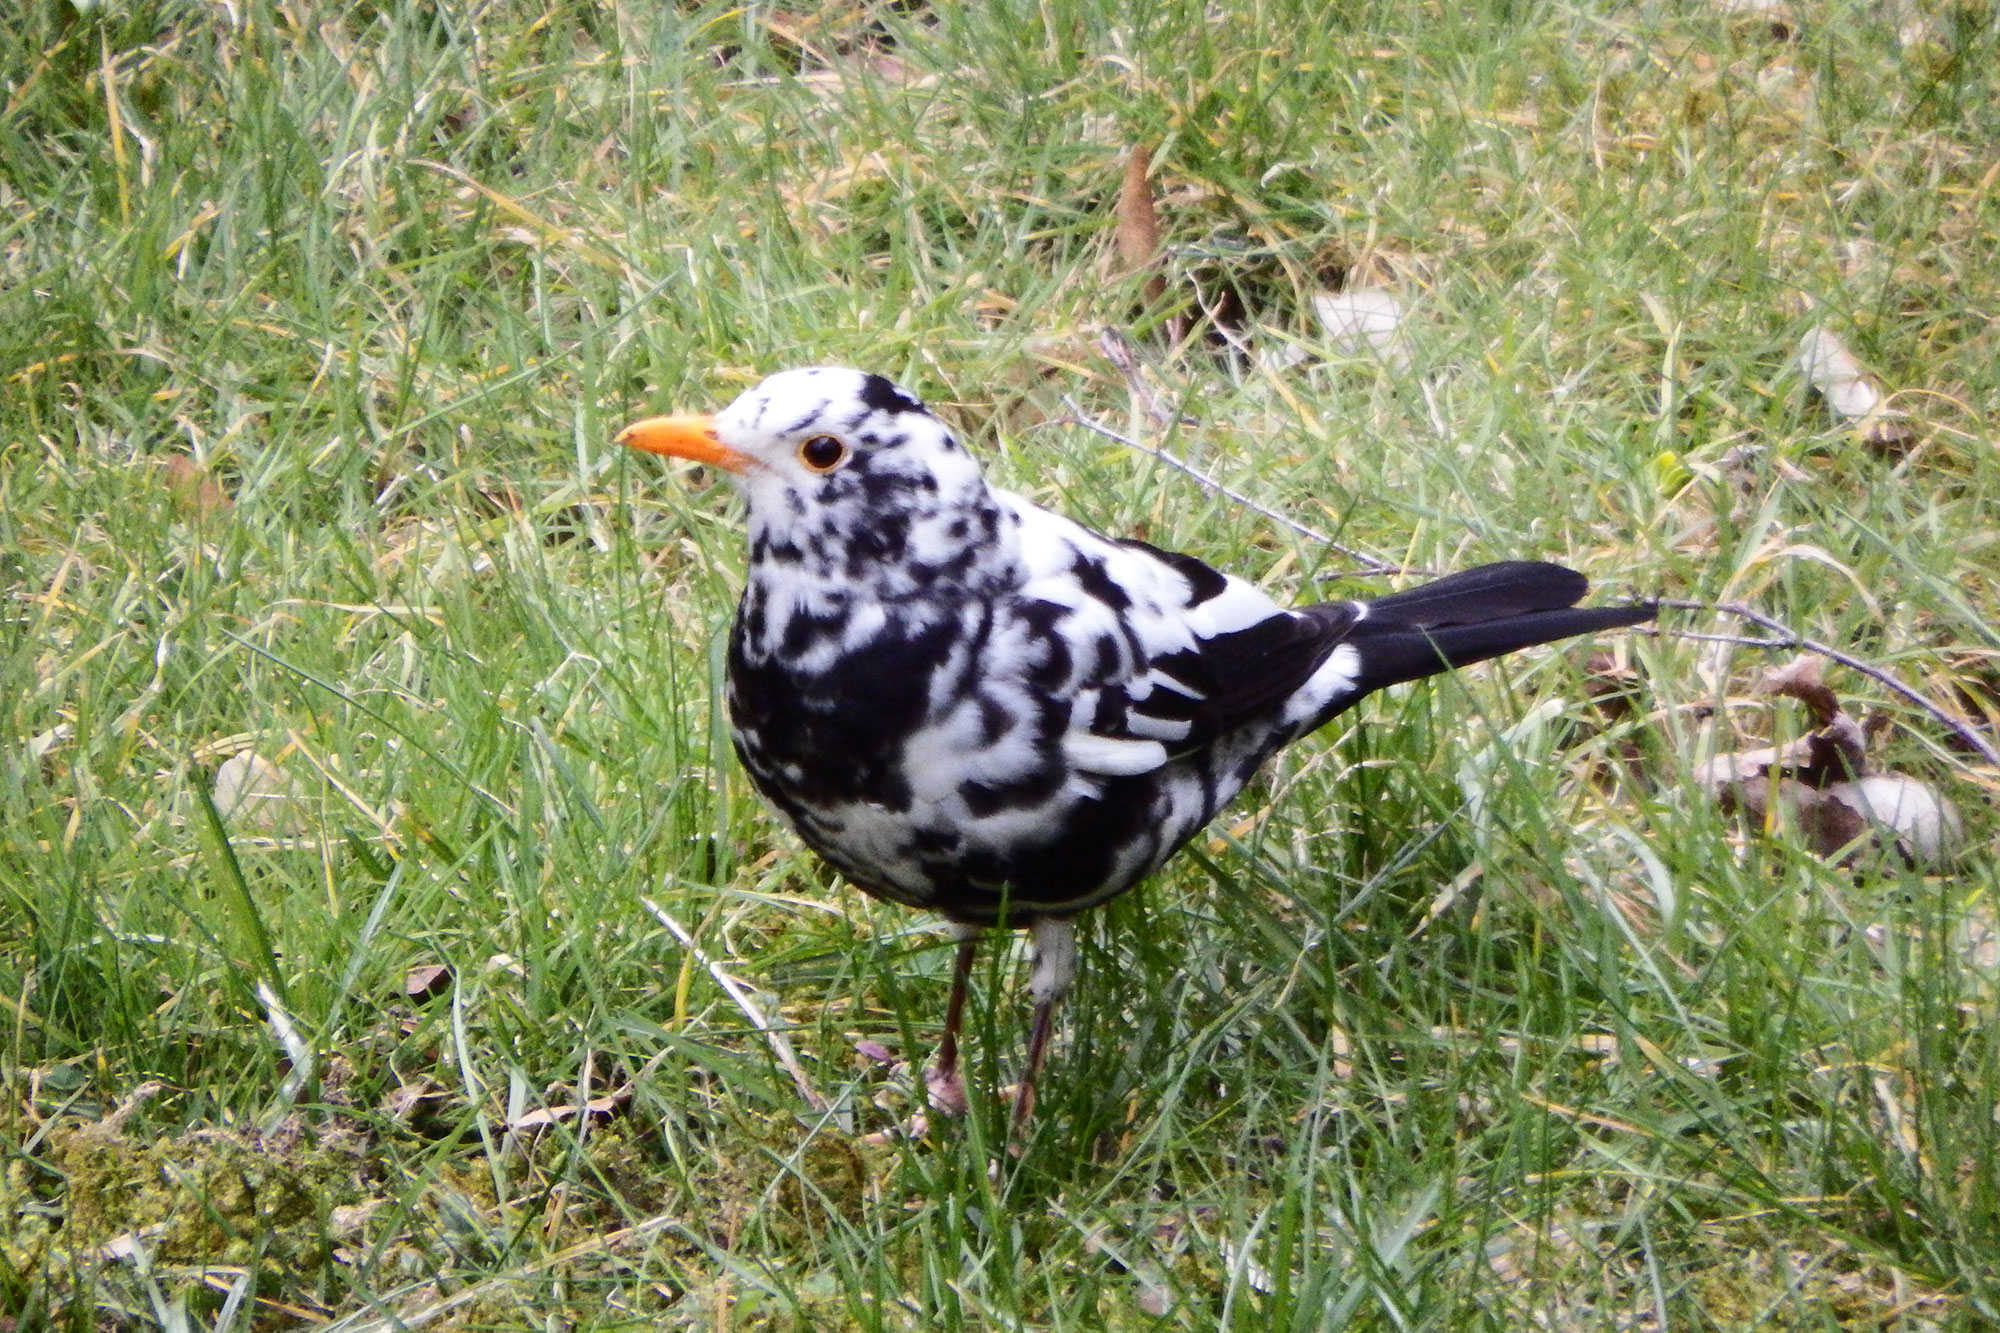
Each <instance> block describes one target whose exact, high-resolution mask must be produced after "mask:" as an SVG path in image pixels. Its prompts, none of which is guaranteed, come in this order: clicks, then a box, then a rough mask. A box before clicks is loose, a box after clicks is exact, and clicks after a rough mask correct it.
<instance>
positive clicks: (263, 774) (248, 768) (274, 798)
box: [213, 750, 300, 832]
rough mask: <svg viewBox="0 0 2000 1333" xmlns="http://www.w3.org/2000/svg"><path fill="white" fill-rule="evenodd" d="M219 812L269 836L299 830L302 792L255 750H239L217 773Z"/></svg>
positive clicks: (215, 789) (217, 806) (216, 795)
mask: <svg viewBox="0 0 2000 1333" xmlns="http://www.w3.org/2000/svg"><path fill="white" fill-rule="evenodd" d="M213 794H214V797H215V808H216V809H217V810H219V811H221V812H222V815H223V817H224V818H226V819H238V820H241V821H242V822H244V823H245V824H248V825H250V826H252V827H254V828H259V829H263V830H265V831H267V832H278V831H281V830H291V829H296V828H297V827H298V825H299V822H300V818H299V816H300V811H299V808H298V792H297V789H296V787H295V786H294V785H293V783H292V780H291V778H290V777H289V776H288V775H287V774H286V773H285V771H284V770H283V769H281V768H279V767H278V766H277V765H276V764H273V763H272V762H271V761H270V760H268V759H266V758H264V757H263V756H262V755H260V754H258V753H257V752H256V751H255V750H239V751H238V752H237V753H235V754H233V755H231V756H229V758H227V759H225V760H223V761H222V764H221V766H220V767H218V768H217V769H216V770H215V785H214V788H213Z"/></svg>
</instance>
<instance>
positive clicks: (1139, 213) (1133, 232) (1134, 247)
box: [1117, 144, 1160, 273]
mask: <svg viewBox="0 0 2000 1333" xmlns="http://www.w3.org/2000/svg"><path fill="white" fill-rule="evenodd" d="M1152 165H1153V152H1152V150H1151V149H1150V148H1148V147H1146V145H1144V144H1134V145H1133V146H1132V152H1131V154H1130V155H1129V156H1127V157H1126V159H1125V180H1124V183H1123V184H1121V185H1120V186H1119V187H1118V232H1117V236H1118V262H1119V265H1120V267H1121V268H1122V269H1123V271H1124V272H1127V273H1137V272H1138V271H1139V270H1140V269H1142V268H1144V267H1146V265H1148V264H1150V263H1152V262H1153V256H1155V255H1156V254H1158V253H1159V251H1160V215H1159V212H1158V210H1157V209H1156V208H1155V207H1154V206H1153V186H1152V182H1150V181H1149V180H1147V179H1146V173H1147V172H1148V171H1150V170H1151V169H1152Z"/></svg>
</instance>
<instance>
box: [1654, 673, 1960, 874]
mask: <svg viewBox="0 0 2000 1333" xmlns="http://www.w3.org/2000/svg"><path fill="white" fill-rule="evenodd" d="M1821 670H1822V668H1821V665H1820V660H1819V659H1818V658H1817V657H1815V656H1811V655H1807V656H1803V657H1800V658H1798V659H1797V660H1796V661H1793V662H1790V663H1788V664H1786V665H1785V666H1782V667H1778V668H1776V669H1774V670H1772V671H1771V672H1769V673H1768V674H1767V675H1766V676H1765V677H1764V680H1763V682H1762V684H1761V688H1762V689H1763V690H1764V692H1766V693H1769V694H1778V695H1783V696H1785V697H1787V698H1792V699H1797V700H1798V701H1799V702H1800V703H1802V704H1804V705H1805V706H1806V709H1807V711H1808V712H1810V713H1811V714H1812V717H1813V720H1814V721H1815V722H1816V723H1818V724H1819V725H1818V727H1817V729H1816V730H1814V731H1812V732H1809V733H1808V734H1806V735H1804V736H1801V737H1799V738H1798V739H1797V740H1794V741H1789V742H1787V743H1786V744H1784V745H1778V746H1765V747H1762V748H1759V749H1754V750H1738V751H1732V752H1729V753H1725V754H1718V755H1715V756H1714V757H1712V758H1710V759H1707V760H1705V761H1703V762H1702V763H1701V764H1699V765H1697V766H1696V768H1695V771H1694V781H1695V785H1696V786H1697V787H1699V788H1701V789H1702V790H1703V791H1705V792H1707V793H1708V794H1709V796H1710V797H1711V798H1713V799H1714V800H1715V801H1716V803H1717V804H1718V805H1720V806H1721V807H1722V809H1723V811H1724V812H1725V813H1740V814H1741V815H1743V816H1744V817H1745V819H1746V822H1748V823H1749V824H1751V825H1752V826H1753V827H1755V828H1757V829H1759V830H1762V831H1766V832H1768V831H1770V830H1771V829H1773V828H1775V827H1778V826H1781V825H1782V826H1786V827H1790V828H1792V829H1794V830H1795V831H1796V832H1797V833H1798V835H1799V836H1800V837H1801V838H1803V839H1804V841H1805V843H1806V845H1807V846H1809V847H1811V848H1812V850H1813V852H1814V853H1815V854H1817V855H1819V856H1823V857H1827V858H1835V857H1837V858H1838V859H1839V861H1840V863H1841V864H1842V865H1848V866H1852V865H1855V864H1857V863H1858V862H1859V861H1860V860H1861V858H1862V856H1863V854H1864V853H1865V852H1866V851H1868V850H1869V849H1870V848H1878V847H1893V848H1894V849H1895V850H1896V851H1897V852H1899V853H1900V854H1901V856H1902V857H1903V859H1904V860H1905V861H1906V862H1908V863H1909V864H1911V865H1915V866H1920V867H1922V866H1931V865H1937V864H1941V863H1943V862H1945V861H1948V860H1949V859H1951V857H1952V856H1954V855H1955V854H1956V853H1957V851H1958V849H1959V848H1960V847H1961V846H1963V845H1964V842H1965V830H1964V825H1963V824H1962V823H1961V822H1960V820H1959V817H1958V812H1957V810H1955V809H1954V808H1953V807H1952V805H1951V802H1949V801H1948V800H1946V799H1945V798H1944V797H1943V796H1942V795H1941V794H1940V793H1939V792H1937V791H1936V790H1935V789H1934V788H1932V787H1931V786H1929V785H1928V784H1926V783H1923V782H1920V781H1918V780H1917V779H1915V778H1912V777H1910V776H1908V775H1906V774H1902V773H1891V772H1877V771H1875V766H1874V764H1873V762H1872V761H1871V760H1870V758H1869V755H1868V741H1869V738H1870V732H1871V728H1870V727H1868V726H1864V725H1863V724H1861V723H1858V722H1856V721H1855V720H1854V718H1853V717H1852V716H1850V715H1849V714H1848V712H1847V711H1846V710H1845V709H1844V708H1843V707H1842V706H1841V703H1840V699H1839V696H1837V695H1836V694H1835V693H1834V692H1833V690H1832V689H1831V688H1830V687H1829V686H1827V684H1826V683H1825V681H1824V679H1823V678H1822V675H1821ZM1871 721H1872V719H1871ZM1879 729H1880V728H1879V727H1876V728H1874V730H1879ZM1871 831H1872V832H1874V833H1875V834H1876V836H1875V837H1873V838H1870V837H1869V834H1870V833H1871Z"/></svg>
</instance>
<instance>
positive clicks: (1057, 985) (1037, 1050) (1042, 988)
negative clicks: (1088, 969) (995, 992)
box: [1014, 916, 1076, 1135]
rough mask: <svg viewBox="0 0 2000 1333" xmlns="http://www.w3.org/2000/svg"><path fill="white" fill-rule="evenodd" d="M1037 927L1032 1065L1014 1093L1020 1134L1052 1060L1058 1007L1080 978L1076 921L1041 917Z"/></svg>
mask: <svg viewBox="0 0 2000 1333" xmlns="http://www.w3.org/2000/svg"><path fill="white" fill-rule="evenodd" d="M1033 930H1034V936H1035V970H1034V972H1033V974H1032V975H1031V976H1030V977H1029V979H1028V994H1029V995H1030V996H1032V997H1033V999H1034V1001H1035V1023H1034V1026H1033V1027H1032V1028H1030V1029H1029V1030H1028V1067H1027V1069H1026V1070H1025V1071H1024V1072H1023V1073H1022V1074H1021V1084H1020V1086H1019V1087H1018V1088H1017V1089H1015V1092H1014V1133H1015V1134H1016V1135H1019V1134H1020V1132H1021V1129H1022V1127H1023V1126H1025V1125H1026V1124H1027V1123H1028V1119H1029V1117H1031V1116H1032V1115H1034V1113H1035V1080H1036V1078H1037V1077H1038V1076H1039V1075H1040V1074H1041V1072H1042V1062H1043V1061H1045V1060H1046V1059H1048V1054H1049V1033H1050V1032H1051V1031H1052V1030H1053V1029H1054V1028H1055V1021H1056V1006H1057V1005H1058V1004H1061V1003H1062V998H1063V996H1065V995H1067V994H1069V986H1070V983H1071V982H1072V981H1074V980H1076V923H1075V922H1073V921H1071V920H1070V918H1068V917H1066V916H1064V917H1054V916H1045V917H1038V918H1037V919H1036V921H1035V924H1034V927H1033Z"/></svg>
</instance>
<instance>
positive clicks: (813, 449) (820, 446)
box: [799, 435, 847, 472]
mask: <svg viewBox="0 0 2000 1333" xmlns="http://www.w3.org/2000/svg"><path fill="white" fill-rule="evenodd" d="M846 458H847V446H846V445H844V444H842V443H841V442H840V441H839V440H836V439H834V438H833V436H831V435H815V436H813V437H812V438H811V439H810V440H807V441H806V442H805V443H804V444H802V445H800V446H799V461H800V462H801V463H804V464H805V465H806V466H807V467H809V468H811V469H812V470H813V471H815V472H831V471H833V470H834V469H835V468H837V467H839V466H840V465H841V463H842V462H843V461H844V460H845V459H846Z"/></svg>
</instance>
